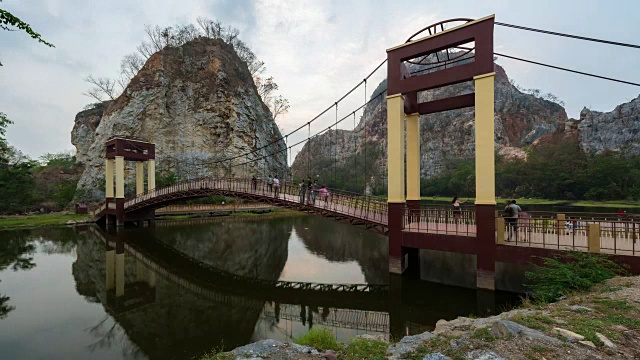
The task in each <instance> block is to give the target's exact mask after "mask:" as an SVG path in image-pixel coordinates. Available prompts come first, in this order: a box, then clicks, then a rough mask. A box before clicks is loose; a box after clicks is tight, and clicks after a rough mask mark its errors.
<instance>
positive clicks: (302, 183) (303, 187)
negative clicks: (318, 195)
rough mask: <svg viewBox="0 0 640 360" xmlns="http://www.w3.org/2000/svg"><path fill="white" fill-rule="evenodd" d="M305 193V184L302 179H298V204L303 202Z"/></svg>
mask: <svg viewBox="0 0 640 360" xmlns="http://www.w3.org/2000/svg"><path fill="white" fill-rule="evenodd" d="M306 195H307V184H306V183H305V182H304V179H302V180H300V204H304V197H305V196H306Z"/></svg>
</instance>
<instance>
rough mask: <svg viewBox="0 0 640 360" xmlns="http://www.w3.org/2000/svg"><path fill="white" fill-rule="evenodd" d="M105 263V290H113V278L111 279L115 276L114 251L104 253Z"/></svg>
mask: <svg viewBox="0 0 640 360" xmlns="http://www.w3.org/2000/svg"><path fill="white" fill-rule="evenodd" d="M105 262H106V266H105V269H106V271H107V278H106V283H107V286H106V288H107V290H113V288H114V287H115V278H114V277H113V276H114V275H115V270H116V269H115V263H116V251H115V250H107V251H106V253H105Z"/></svg>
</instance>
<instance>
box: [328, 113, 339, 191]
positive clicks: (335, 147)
mask: <svg viewBox="0 0 640 360" xmlns="http://www.w3.org/2000/svg"><path fill="white" fill-rule="evenodd" d="M329 139H331V137H329ZM333 140H334V141H333V142H334V144H333V186H335V187H336V188H337V185H336V177H337V165H338V103H336V131H335V132H334V134H333Z"/></svg>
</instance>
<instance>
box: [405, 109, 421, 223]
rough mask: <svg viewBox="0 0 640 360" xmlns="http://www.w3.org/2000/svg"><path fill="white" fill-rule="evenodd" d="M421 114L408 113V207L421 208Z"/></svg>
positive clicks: (410, 208) (415, 209)
mask: <svg viewBox="0 0 640 360" xmlns="http://www.w3.org/2000/svg"><path fill="white" fill-rule="evenodd" d="M419 121H420V114H418V113H414V114H410V115H407V134H406V138H407V208H408V209H409V210H410V211H411V210H413V211H414V212H415V211H417V210H419V209H420V124H419Z"/></svg>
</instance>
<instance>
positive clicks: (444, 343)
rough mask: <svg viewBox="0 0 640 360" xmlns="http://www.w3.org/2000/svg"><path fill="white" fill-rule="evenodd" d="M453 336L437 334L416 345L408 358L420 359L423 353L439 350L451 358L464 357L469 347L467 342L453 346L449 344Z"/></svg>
mask: <svg viewBox="0 0 640 360" xmlns="http://www.w3.org/2000/svg"><path fill="white" fill-rule="evenodd" d="M455 339H456V338H455V337H453V336H443V335H440V336H437V337H435V338H432V339H430V340H429V341H426V342H425V343H423V344H422V345H420V346H418V348H417V349H416V351H415V352H414V353H413V354H411V355H409V357H408V358H407V359H409V360H422V359H423V358H424V356H425V355H427V354H431V353H435V352H439V353H441V354H443V355H445V356H448V357H450V358H451V359H453V360H464V359H466V356H465V354H466V353H467V351H468V350H470V349H469V347H468V345H467V344H462V345H460V346H459V347H457V348H453V347H451V345H450V342H451V340H455Z"/></svg>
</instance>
